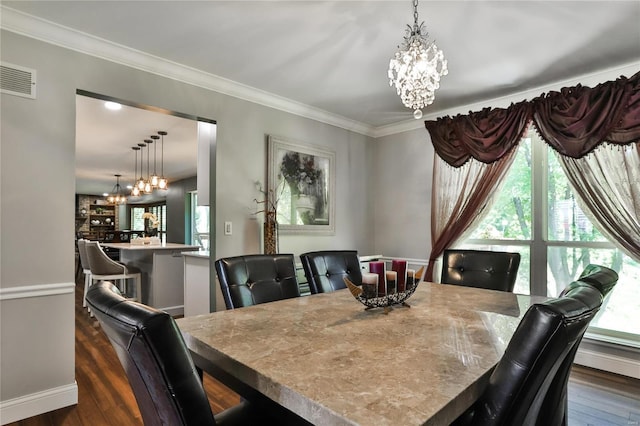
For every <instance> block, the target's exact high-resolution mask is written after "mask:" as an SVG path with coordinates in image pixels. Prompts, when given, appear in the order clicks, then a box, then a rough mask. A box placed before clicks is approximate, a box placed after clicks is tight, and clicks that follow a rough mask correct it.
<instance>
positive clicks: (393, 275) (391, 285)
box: [386, 271, 398, 294]
mask: <svg viewBox="0 0 640 426" xmlns="http://www.w3.org/2000/svg"><path fill="white" fill-rule="evenodd" d="M386 276H387V294H393V293H395V292H396V282H397V281H398V273H397V272H396V271H387V274H386Z"/></svg>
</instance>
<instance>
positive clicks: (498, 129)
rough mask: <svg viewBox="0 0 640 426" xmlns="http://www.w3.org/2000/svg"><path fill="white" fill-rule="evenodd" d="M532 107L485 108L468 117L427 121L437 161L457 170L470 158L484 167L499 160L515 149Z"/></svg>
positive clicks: (525, 104) (524, 105)
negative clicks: (443, 161)
mask: <svg viewBox="0 0 640 426" xmlns="http://www.w3.org/2000/svg"><path fill="white" fill-rule="evenodd" d="M530 109H531V106H530V105H529V104H527V103H525V102H521V103H519V104H515V105H511V106H510V107H509V108H507V109H504V108H494V109H491V108H485V109H483V110H482V111H480V112H472V113H469V115H457V116H455V117H454V118H449V117H444V118H441V119H438V120H437V121H426V122H425V126H426V127H427V130H429V132H430V133H431V140H432V141H433V146H434V147H435V150H436V152H437V153H438V155H440V157H442V158H443V159H445V160H446V161H447V163H449V164H451V165H452V166H454V167H460V166H462V165H463V164H464V163H466V162H467V161H468V160H469V158H470V157H473V158H475V159H476V160H478V161H481V162H483V163H492V162H494V161H496V160H497V159H499V158H502V156H503V155H505V154H506V153H507V152H509V151H511V148H513V147H514V146H516V145H517V144H518V142H519V141H520V139H521V138H522V136H523V135H524V132H525V131H526V128H527V122H528V120H529V117H530V115H531V113H530Z"/></svg>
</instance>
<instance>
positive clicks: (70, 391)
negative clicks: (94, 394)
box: [0, 382, 78, 425]
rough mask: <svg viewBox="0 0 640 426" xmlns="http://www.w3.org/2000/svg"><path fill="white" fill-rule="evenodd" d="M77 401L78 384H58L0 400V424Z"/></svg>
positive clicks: (74, 403) (73, 403)
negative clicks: (55, 386)
mask: <svg viewBox="0 0 640 426" xmlns="http://www.w3.org/2000/svg"><path fill="white" fill-rule="evenodd" d="M77 403H78V384H77V383H76V382H73V384H71V385H65V386H60V387H57V388H53V389H47V390H45V391H42V392H36V393H33V394H30V395H25V396H21V397H18V398H14V399H9V400H6V401H0V425H6V424H8V423H12V422H17V421H18V420H23V419H26V418H29V417H33V416H37V415H39V414H42V413H46V412H49V411H53V410H58V409H60V408H64V407H68V406H70V405H76V404H77Z"/></svg>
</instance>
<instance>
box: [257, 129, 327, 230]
mask: <svg viewBox="0 0 640 426" xmlns="http://www.w3.org/2000/svg"><path fill="white" fill-rule="evenodd" d="M268 145H269V150H268V151H269V154H268V163H267V174H268V179H267V182H268V184H267V186H268V191H269V192H268V194H269V199H270V201H271V203H272V205H273V206H275V208H276V218H277V223H278V233H280V234H281V235H283V234H324V235H333V234H335V152H334V151H331V150H328V149H325V148H321V147H317V146H308V145H303V144H301V143H298V142H295V141H291V140H287V139H284V138H281V137H279V136H271V135H270V136H269V139H268Z"/></svg>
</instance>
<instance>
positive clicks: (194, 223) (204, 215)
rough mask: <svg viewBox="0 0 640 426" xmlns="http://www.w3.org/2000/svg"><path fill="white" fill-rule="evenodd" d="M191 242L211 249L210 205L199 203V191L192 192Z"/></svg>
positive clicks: (205, 248)
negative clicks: (200, 204)
mask: <svg viewBox="0 0 640 426" xmlns="http://www.w3.org/2000/svg"><path fill="white" fill-rule="evenodd" d="M191 244H196V245H199V246H201V247H202V248H203V249H204V250H209V206H199V205H198V193H197V192H192V193H191Z"/></svg>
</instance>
